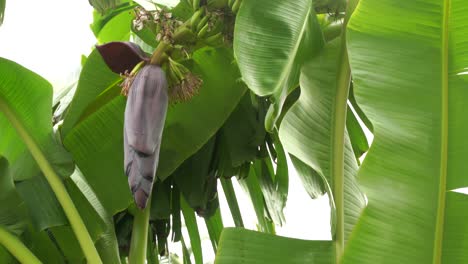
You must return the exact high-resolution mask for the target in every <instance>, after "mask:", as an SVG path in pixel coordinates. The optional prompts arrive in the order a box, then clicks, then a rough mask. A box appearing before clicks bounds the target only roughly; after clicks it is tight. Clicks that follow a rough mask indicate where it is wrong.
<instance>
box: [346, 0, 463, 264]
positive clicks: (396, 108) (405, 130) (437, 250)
mask: <svg viewBox="0 0 468 264" xmlns="http://www.w3.org/2000/svg"><path fill="white" fill-rule="evenodd" d="M376 14H377V15H376ZM395 14H398V15H397V16H396V15H395ZM396 23H397V24H396ZM347 33H348V50H349V57H350V63H351V69H352V72H353V80H354V89H355V90H354V92H355V95H356V100H357V102H358V103H359V105H360V106H361V107H362V110H363V111H364V113H366V115H367V116H368V117H369V119H370V120H371V121H372V124H373V125H374V136H375V137H374V141H373V143H372V146H371V149H370V150H369V152H368V155H367V156H366V159H365V161H364V163H363V165H362V167H361V169H360V172H359V179H360V182H361V183H362V186H363V188H364V190H365V192H366V194H367V197H368V200H369V203H368V207H367V208H366V209H365V210H364V212H363V215H362V216H361V218H360V221H359V222H358V224H357V226H356V230H355V231H354V232H353V235H352V239H351V240H350V241H349V243H348V247H347V250H346V251H345V255H344V262H343V263H356V261H357V262H359V263H363V264H366V263H376V262H378V263H401V262H405V263H415V264H417V263H465V262H468V254H467V247H466V245H467V241H468V235H467V232H466V230H467V228H468V222H467V221H466V217H467V212H468V211H467V210H466V208H468V199H467V196H466V195H465V194H462V193H456V192H454V191H453V190H454V189H457V188H461V187H466V186H468V177H467V175H466V171H467V169H468V163H467V162H466V157H467V155H468V144H467V141H466V134H467V132H468V122H467V115H466V109H467V108H466V104H465V103H466V101H467V100H468V93H467V89H466V87H467V85H468V79H467V78H466V77H467V76H468V75H466V72H467V70H466V69H468V57H467V56H466V54H467V52H468V45H467V43H468V37H467V36H468V35H467V34H468V6H467V5H466V2H465V1H463V0H452V1H425V2H424V3H422V2H413V1H405V2H400V3H399V4H398V5H395V2H393V1H386V0H383V1H378V0H362V1H361V2H360V4H359V5H358V8H357V9H356V12H355V14H354V15H353V17H352V19H351V21H350V24H349V27H348V31H347ZM395 252H400V254H395Z"/></svg>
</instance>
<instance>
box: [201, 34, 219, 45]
mask: <svg viewBox="0 0 468 264" xmlns="http://www.w3.org/2000/svg"><path fill="white" fill-rule="evenodd" d="M205 43H206V44H207V45H210V46H220V45H222V44H223V33H221V32H219V33H217V34H215V35H213V36H210V37H207V38H206V39H205Z"/></svg>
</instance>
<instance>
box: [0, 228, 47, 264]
mask: <svg viewBox="0 0 468 264" xmlns="http://www.w3.org/2000/svg"><path fill="white" fill-rule="evenodd" d="M0 245H3V246H4V247H5V248H6V249H7V250H8V251H10V253H11V254H12V255H13V256H14V257H15V258H16V259H17V260H18V261H19V262H21V263H28V264H42V262H41V261H40V260H39V259H38V258H37V257H36V256H35V255H34V254H33V253H32V252H31V251H30V250H29V249H28V248H27V247H26V246H25V245H24V244H23V242H21V240H19V238H18V237H16V236H15V235H13V234H12V233H10V232H9V231H8V230H7V229H6V228H5V227H3V226H0Z"/></svg>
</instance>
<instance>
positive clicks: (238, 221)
mask: <svg viewBox="0 0 468 264" xmlns="http://www.w3.org/2000/svg"><path fill="white" fill-rule="evenodd" d="M219 181H220V182H221V186H222V187H223V192H224V195H225V196H226V201H227V203H228V206H229V210H230V211H231V215H232V220H233V221H234V225H235V226H236V227H244V222H243V221H242V214H241V212H240V209H239V203H238V202H237V197H236V193H235V191H234V186H233V185H232V181H231V179H230V178H228V179H224V178H220V179H219Z"/></svg>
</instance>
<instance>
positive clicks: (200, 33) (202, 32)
mask: <svg viewBox="0 0 468 264" xmlns="http://www.w3.org/2000/svg"><path fill="white" fill-rule="evenodd" d="M208 28H209V25H208V24H206V25H205V26H204V27H202V29H200V31H198V34H197V37H198V38H199V39H202V38H204V37H205V36H206V34H207V33H208Z"/></svg>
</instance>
